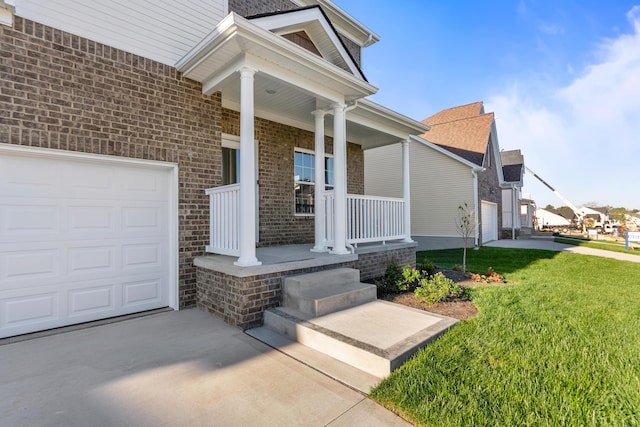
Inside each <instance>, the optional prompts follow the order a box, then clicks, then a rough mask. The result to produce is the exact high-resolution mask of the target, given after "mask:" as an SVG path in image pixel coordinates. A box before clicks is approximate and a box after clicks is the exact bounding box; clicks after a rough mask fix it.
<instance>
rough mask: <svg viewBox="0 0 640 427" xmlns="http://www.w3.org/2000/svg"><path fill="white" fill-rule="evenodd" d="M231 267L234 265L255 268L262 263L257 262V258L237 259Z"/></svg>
mask: <svg viewBox="0 0 640 427" xmlns="http://www.w3.org/2000/svg"><path fill="white" fill-rule="evenodd" d="M233 265H236V266H238V267H255V266H258V265H262V262H260V261H258V259H257V258H249V259H242V258H238V260H237V261H235V262H234V263H233Z"/></svg>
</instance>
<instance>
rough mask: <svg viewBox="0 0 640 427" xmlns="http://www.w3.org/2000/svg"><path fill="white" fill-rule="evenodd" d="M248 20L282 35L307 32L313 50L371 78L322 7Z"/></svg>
mask: <svg viewBox="0 0 640 427" xmlns="http://www.w3.org/2000/svg"><path fill="white" fill-rule="evenodd" d="M247 19H248V20H249V21H251V22H252V23H254V24H256V25H257V26H259V27H261V28H263V29H265V30H268V31H271V32H272V33H274V34H278V35H280V36H287V35H291V34H296V33H301V32H302V33H304V34H305V35H306V36H307V37H308V38H309V40H310V41H311V43H312V44H313V47H314V48H315V49H314V50H315V52H314V50H311V51H312V52H314V53H317V52H319V53H320V57H321V58H324V59H325V60H327V61H329V62H331V63H332V64H333V65H336V66H338V67H340V68H342V69H343V70H345V71H348V72H350V73H351V74H353V75H355V76H357V77H360V78H361V79H363V80H365V81H366V80H367V79H366V78H365V76H364V74H363V73H362V70H361V69H360V67H359V66H358V64H357V62H356V61H355V60H354V59H353V57H352V56H351V53H350V52H349V50H348V49H347V48H346V46H345V45H344V43H343V41H342V39H341V38H340V36H339V35H338V32H337V31H336V30H335V28H334V27H333V25H332V24H331V21H329V18H328V17H327V15H326V14H325V12H324V11H323V10H322V8H320V6H308V7H304V8H299V9H294V10H285V11H278V12H271V13H264V14H260V15H255V16H248V17H247ZM292 43H293V42H292Z"/></svg>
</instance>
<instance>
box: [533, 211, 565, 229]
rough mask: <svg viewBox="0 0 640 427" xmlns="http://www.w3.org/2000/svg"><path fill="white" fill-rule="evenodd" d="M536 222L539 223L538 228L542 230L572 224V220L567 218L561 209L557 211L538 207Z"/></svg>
mask: <svg viewBox="0 0 640 427" xmlns="http://www.w3.org/2000/svg"><path fill="white" fill-rule="evenodd" d="M536 222H537V224H538V229H540V230H544V229H547V228H564V227H570V226H571V220H570V219H567V218H565V217H564V216H563V215H562V214H561V213H560V212H559V211H556V210H555V209H553V210H550V209H542V208H538V209H536Z"/></svg>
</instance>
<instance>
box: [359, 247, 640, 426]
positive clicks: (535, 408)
mask: <svg viewBox="0 0 640 427" xmlns="http://www.w3.org/2000/svg"><path fill="white" fill-rule="evenodd" d="M418 255H419V256H418V257H419V258H421V257H425V256H426V257H427V258H429V259H431V260H432V261H434V262H435V263H436V264H438V265H440V266H443V267H451V266H452V265H454V264H459V263H460V262H461V259H462V251H461V250H453V251H428V252H420V253H419V254H418ZM489 266H492V267H493V268H494V269H495V270H496V271H497V272H499V273H502V274H504V275H505V276H506V278H507V279H509V280H511V281H513V282H514V284H513V285H505V286H499V287H482V288H474V289H473V290H472V299H473V301H474V303H475V304H476V305H477V306H478V308H479V315H478V316H477V317H475V318H473V319H470V320H467V321H464V322H461V323H459V324H458V325H456V326H455V327H454V328H453V329H452V330H450V331H449V332H447V333H446V334H444V335H443V336H442V337H440V338H439V339H438V340H436V341H435V342H434V343H432V344H430V345H429V346H428V347H427V348H425V349H424V350H422V351H420V352H419V353H418V354H416V356H414V358H412V359H411V360H410V361H409V362H407V363H406V364H405V365H404V366H402V367H401V368H400V369H398V370H396V371H395V372H394V373H393V374H392V375H391V376H390V377H388V378H387V379H385V380H384V381H383V382H382V383H381V384H380V385H379V386H378V387H377V388H376V389H374V390H373V392H372V393H371V397H372V398H373V399H375V400H377V401H378V402H380V403H381V404H383V405H385V406H387V407H388V408H390V409H392V410H394V411H396V412H398V413H400V414H402V415H403V416H405V417H406V418H407V419H409V420H412V421H413V422H414V423H415V424H417V425H427V426H431V425H433V426H439V425H445V426H527V425H532V426H539V425H543V426H580V425H584V426H638V425H640V263H631V262H624V261H618V260H612V259H605V258H597V257H591V256H585V255H578V254H572V253H565V252H550V251H537V250H526V249H519V250H517V249H503V248H490V247H483V248H481V249H480V250H478V251H474V250H471V251H469V253H468V270H469V271H475V272H484V271H485V270H486V269H487V268H488V267H489Z"/></svg>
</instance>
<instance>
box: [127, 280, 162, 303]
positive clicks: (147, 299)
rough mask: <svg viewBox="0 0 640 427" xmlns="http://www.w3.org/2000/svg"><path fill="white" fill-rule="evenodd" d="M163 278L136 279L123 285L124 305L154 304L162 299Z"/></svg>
mask: <svg viewBox="0 0 640 427" xmlns="http://www.w3.org/2000/svg"><path fill="white" fill-rule="evenodd" d="M162 288H163V280H162V278H161V277H156V278H148V279H145V280H136V281H131V282H127V283H123V285H122V305H123V307H130V308H134V307H139V306H141V305H148V304H154V303H156V302H158V301H160V300H161V299H162Z"/></svg>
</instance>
